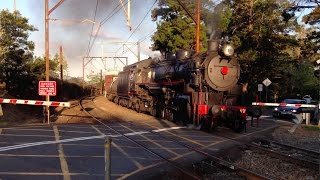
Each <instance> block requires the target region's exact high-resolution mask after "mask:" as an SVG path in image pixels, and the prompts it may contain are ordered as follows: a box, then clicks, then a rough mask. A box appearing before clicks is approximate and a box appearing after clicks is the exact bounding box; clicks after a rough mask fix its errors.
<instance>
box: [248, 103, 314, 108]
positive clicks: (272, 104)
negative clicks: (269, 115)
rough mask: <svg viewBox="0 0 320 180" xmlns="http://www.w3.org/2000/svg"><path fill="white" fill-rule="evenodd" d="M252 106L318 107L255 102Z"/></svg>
mask: <svg viewBox="0 0 320 180" xmlns="http://www.w3.org/2000/svg"><path fill="white" fill-rule="evenodd" d="M252 105H254V106H276V107H284V106H290V107H309V108H315V107H317V105H313V104H287V103H264V102H253V103H252Z"/></svg>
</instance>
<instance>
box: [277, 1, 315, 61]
mask: <svg viewBox="0 0 320 180" xmlns="http://www.w3.org/2000/svg"><path fill="white" fill-rule="evenodd" d="M291 2H292V3H291V5H290V6H289V7H288V8H287V9H286V10H285V11H284V12H283V16H284V17H285V19H286V20H287V21H288V20H290V19H297V18H298V17H297V16H295V15H296V14H297V13H299V14H301V13H303V14H305V15H304V16H303V17H302V22H303V23H305V25H307V27H308V28H306V31H305V32H304V36H303V37H302V40H303V41H304V42H303V43H304V47H303V49H302V56H303V57H304V58H308V59H310V60H311V61H316V60H318V59H320V52H319V45H320V26H319V25H320V1H319V0H302V1H297V0H291Z"/></svg>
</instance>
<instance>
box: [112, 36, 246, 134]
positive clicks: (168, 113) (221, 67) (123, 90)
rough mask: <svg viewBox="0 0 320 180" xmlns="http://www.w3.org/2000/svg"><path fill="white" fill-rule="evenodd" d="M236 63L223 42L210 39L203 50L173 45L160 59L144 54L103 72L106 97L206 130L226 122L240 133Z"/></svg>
mask: <svg viewBox="0 0 320 180" xmlns="http://www.w3.org/2000/svg"><path fill="white" fill-rule="evenodd" d="M239 77H240V65H239V63H238V61H237V59H236V58H235V57H234V49H233V47H232V45H230V44H228V43H222V42H220V41H218V40H216V41H209V43H208V51H207V52H205V53H199V54H192V52H191V51H186V50H178V51H177V52H176V53H175V54H173V53H169V54H167V55H166V58H165V59H151V58H149V59H145V60H142V61H139V62H137V63H134V64H132V65H128V66H125V67H124V68H123V71H122V72H120V73H119V74H118V76H117V78H116V80H114V79H115V78H114V77H110V76H107V77H106V97H107V98H108V99H109V100H110V101H113V102H115V103H117V104H119V105H121V106H124V107H128V108H131V109H134V110H135V111H137V112H145V113H149V114H151V115H153V116H156V117H159V118H162V119H167V120H170V121H180V122H182V123H183V124H185V125H187V124H193V125H195V127H201V128H202V129H206V130H213V129H214V128H215V127H218V126H226V127H229V128H231V129H233V130H234V131H236V132H241V131H243V130H244V128H245V126H246V108H245V107H243V106H237V103H238V99H239V98H238V97H239V95H240V94H241V85H239V84H237V83H238V80H239Z"/></svg>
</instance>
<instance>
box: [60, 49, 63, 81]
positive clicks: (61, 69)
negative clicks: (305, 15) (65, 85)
mask: <svg viewBox="0 0 320 180" xmlns="http://www.w3.org/2000/svg"><path fill="white" fill-rule="evenodd" d="M62 66H63V54H62V46H60V80H61V82H62V80H63V67H62Z"/></svg>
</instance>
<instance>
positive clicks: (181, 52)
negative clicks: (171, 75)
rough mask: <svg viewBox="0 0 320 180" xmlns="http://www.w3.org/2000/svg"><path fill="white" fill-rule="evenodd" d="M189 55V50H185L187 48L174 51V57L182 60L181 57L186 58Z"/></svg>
mask: <svg viewBox="0 0 320 180" xmlns="http://www.w3.org/2000/svg"><path fill="white" fill-rule="evenodd" d="M190 57H191V51H187V50H182V49H180V50H178V51H177V52H176V58H177V60H183V59H187V58H190Z"/></svg>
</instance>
